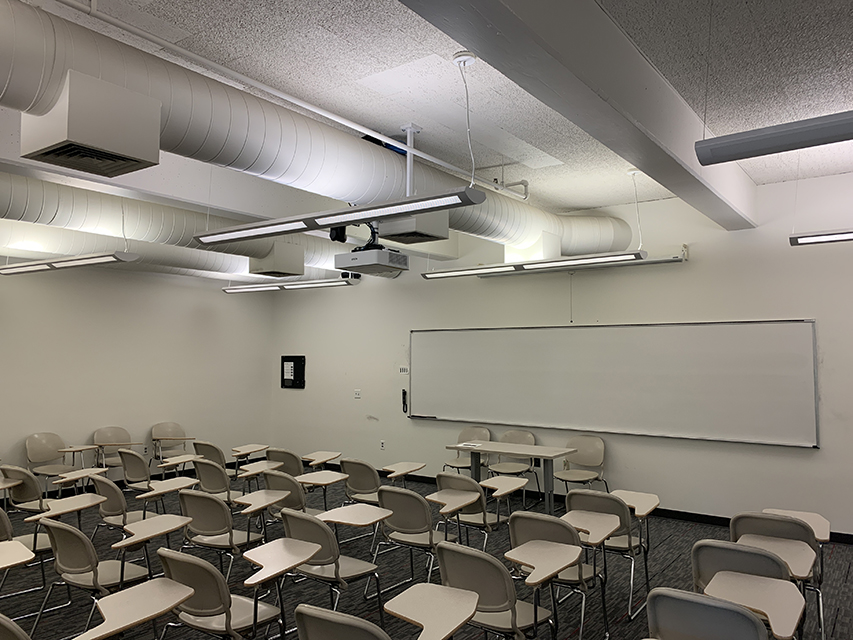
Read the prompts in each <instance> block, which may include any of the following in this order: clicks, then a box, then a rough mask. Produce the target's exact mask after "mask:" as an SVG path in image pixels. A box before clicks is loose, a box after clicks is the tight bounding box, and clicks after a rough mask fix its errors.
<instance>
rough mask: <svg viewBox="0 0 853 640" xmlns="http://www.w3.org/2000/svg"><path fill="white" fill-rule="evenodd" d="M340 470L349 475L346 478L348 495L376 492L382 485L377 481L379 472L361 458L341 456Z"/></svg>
mask: <svg viewBox="0 0 853 640" xmlns="http://www.w3.org/2000/svg"><path fill="white" fill-rule="evenodd" d="M341 471H342V472H343V473H346V474H347V475H348V476H349V478H347V480H346V494H347V496H348V497H352V496H357V495H363V494H365V493H376V492H377V491H379V487H380V486H382V484H381V482H380V481H379V473H378V472H377V471H376V469H375V468H374V467H373V465H371V464H369V463H367V462H364V461H363V460H355V459H353V458H341Z"/></svg>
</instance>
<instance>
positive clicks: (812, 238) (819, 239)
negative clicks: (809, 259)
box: [788, 231, 853, 247]
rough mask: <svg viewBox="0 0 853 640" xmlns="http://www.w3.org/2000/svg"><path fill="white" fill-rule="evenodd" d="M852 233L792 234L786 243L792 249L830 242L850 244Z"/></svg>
mask: <svg viewBox="0 0 853 640" xmlns="http://www.w3.org/2000/svg"><path fill="white" fill-rule="evenodd" d="M851 240H853V231H823V232H821V233H798V234H792V235H791V236H790V237H789V238H788V241H789V242H790V243H791V246H792V247H802V246H805V245H809V244H830V243H832V242H850V241H851Z"/></svg>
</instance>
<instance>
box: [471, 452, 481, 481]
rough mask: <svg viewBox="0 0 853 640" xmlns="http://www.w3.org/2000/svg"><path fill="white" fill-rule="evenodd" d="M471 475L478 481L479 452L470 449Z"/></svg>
mask: <svg viewBox="0 0 853 640" xmlns="http://www.w3.org/2000/svg"><path fill="white" fill-rule="evenodd" d="M471 477H472V478H474V480H476V481H477V482H480V452H479V451H477V450H476V449H472V450H471Z"/></svg>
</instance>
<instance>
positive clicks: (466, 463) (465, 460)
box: [444, 454, 471, 469]
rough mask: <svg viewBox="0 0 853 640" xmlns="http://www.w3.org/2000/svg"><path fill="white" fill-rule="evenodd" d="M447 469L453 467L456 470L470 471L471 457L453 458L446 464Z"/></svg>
mask: <svg viewBox="0 0 853 640" xmlns="http://www.w3.org/2000/svg"><path fill="white" fill-rule="evenodd" d="M444 466H445V467H453V468H454V469H468V468H469V467H470V466H471V456H469V455H467V454H464V455H460V456H459V457H458V458H453V459H452V460H448V461H447V462H445V463H444Z"/></svg>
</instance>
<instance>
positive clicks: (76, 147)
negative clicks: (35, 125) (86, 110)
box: [24, 142, 157, 178]
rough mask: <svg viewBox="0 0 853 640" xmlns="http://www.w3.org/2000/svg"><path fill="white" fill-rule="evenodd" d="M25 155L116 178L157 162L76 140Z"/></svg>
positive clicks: (32, 158)
mask: <svg viewBox="0 0 853 640" xmlns="http://www.w3.org/2000/svg"><path fill="white" fill-rule="evenodd" d="M24 157H25V158H30V159H31V160H38V161H39V162H46V163H48V164H55V165H57V166H60V167H67V168H68V169H76V170H77V171H85V172H86V173H93V174H95V175H98V176H105V177H107V178H115V177H116V176H122V175H124V174H125V173H130V172H132V171H138V170H139V169H145V168H146V167H153V166H154V165H156V164H157V163H156V162H146V161H144V160H138V159H136V158H128V157H127V156H120V155H118V154H116V153H110V152H109V151H102V150H101V149H94V148H92V147H87V146H84V145H81V144H78V143H76V142H65V143H61V144H59V145H57V146H55V147H50V148H47V149H42V150H41V151H38V152H35V153H30V154H27V155H26V156H24Z"/></svg>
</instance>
